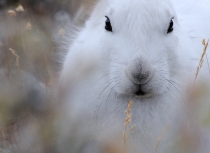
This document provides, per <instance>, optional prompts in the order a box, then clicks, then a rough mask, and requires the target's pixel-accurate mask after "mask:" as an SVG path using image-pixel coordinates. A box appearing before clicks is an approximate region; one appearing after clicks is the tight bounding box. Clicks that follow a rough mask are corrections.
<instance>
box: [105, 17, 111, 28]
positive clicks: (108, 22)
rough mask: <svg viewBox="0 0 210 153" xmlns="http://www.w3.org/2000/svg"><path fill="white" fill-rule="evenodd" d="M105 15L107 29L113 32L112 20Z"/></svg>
mask: <svg viewBox="0 0 210 153" xmlns="http://www.w3.org/2000/svg"><path fill="white" fill-rule="evenodd" d="M105 17H106V21H105V29H106V30H107V31H110V32H112V25H111V22H110V20H109V18H108V17H107V16H105Z"/></svg>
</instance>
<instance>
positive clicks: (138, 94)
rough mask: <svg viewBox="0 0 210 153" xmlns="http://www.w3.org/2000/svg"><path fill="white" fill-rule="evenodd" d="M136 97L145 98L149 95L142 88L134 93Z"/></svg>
mask: <svg viewBox="0 0 210 153" xmlns="http://www.w3.org/2000/svg"><path fill="white" fill-rule="evenodd" d="M134 94H135V95H136V96H145V95H147V93H146V92H145V91H143V90H142V89H141V87H139V88H138V90H137V91H136V92H135V93H134Z"/></svg>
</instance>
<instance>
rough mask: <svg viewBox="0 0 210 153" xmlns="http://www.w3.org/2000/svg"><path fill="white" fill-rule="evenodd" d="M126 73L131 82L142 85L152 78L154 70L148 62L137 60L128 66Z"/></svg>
mask: <svg viewBox="0 0 210 153" xmlns="http://www.w3.org/2000/svg"><path fill="white" fill-rule="evenodd" d="M125 71H126V75H127V77H128V78H129V80H131V81H132V82H133V83H135V84H138V85H142V84H145V83H147V82H148V81H149V80H150V79H151V78H152V76H153V71H154V70H153V68H152V66H151V65H150V64H149V62H148V61H147V60H145V59H143V58H135V59H134V60H132V61H131V62H130V63H129V64H128V66H127V68H126V70H125Z"/></svg>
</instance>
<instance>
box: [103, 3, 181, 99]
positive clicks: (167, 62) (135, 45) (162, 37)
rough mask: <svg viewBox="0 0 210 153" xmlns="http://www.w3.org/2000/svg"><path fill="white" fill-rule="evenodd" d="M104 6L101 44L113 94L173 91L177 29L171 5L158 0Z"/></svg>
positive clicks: (145, 93)
mask: <svg viewBox="0 0 210 153" xmlns="http://www.w3.org/2000/svg"><path fill="white" fill-rule="evenodd" d="M107 3H108V4H107V5H108V11H107V13H106V14H105V16H106V17H105V18H104V24H105V29H104V30H105V35H106V37H105V39H104V44H105V45H107V50H109V51H110V59H111V63H110V72H109V73H110V75H109V76H110V78H109V81H110V84H111V85H112V88H113V89H114V90H115V92H116V93H118V94H123V95H132V96H141V97H150V96H155V95H160V94H164V93H165V92H166V91H167V90H174V89H170V88H171V86H172V87H173V86H176V85H175V84H176V83H175V82H176V81H175V80H174V77H176V75H177V74H176V72H175V71H173V70H174V69H175V70H176V67H177V65H178V61H177V53H176V52H177V48H178V44H179V39H178V37H177V34H178V32H179V26H178V23H177V21H176V16H175V13H174V12H173V10H172V8H171V7H170V6H171V5H170V4H167V3H166V2H165V1H159V0H157V3H150V2H149V1H146V0H145V1H144V0H142V1H141V0H139V1H134V0H131V1H127V0H123V1H122V0H121V1H119V2H117V1H115V2H111V1H110V3H109V2H107ZM115 3H116V4H115ZM119 4H120V5H119Z"/></svg>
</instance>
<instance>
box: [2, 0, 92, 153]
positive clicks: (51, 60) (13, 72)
mask: <svg viewBox="0 0 210 153" xmlns="http://www.w3.org/2000/svg"><path fill="white" fill-rule="evenodd" d="M93 4H94V1H93V0H0V152H3V153H4V152H5V153H10V152H20V153H24V152H27V153H28V152H31V153H33V152H34V153H47V152H50V153H53V152H56V149H55V145H54V143H55V141H54V133H53V127H52V126H53V125H52V124H53V121H54V118H55V114H56V110H55V109H54V106H55V100H54V98H55V97H54V95H55V94H54V93H55V87H56V81H57V78H58V72H59V71H60V68H61V62H60V61H61V60H62V59H61V58H60V57H61V54H64V53H65V48H67V47H68V46H67V45H68V44H66V43H63V42H64V41H63V40H65V39H66V37H71V31H73V29H75V27H77V26H82V25H83V23H84V21H85V19H86V18H87V17H88V15H89V13H88V12H89V11H90V10H91V7H92V6H93ZM29 150H30V151H29Z"/></svg>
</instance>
